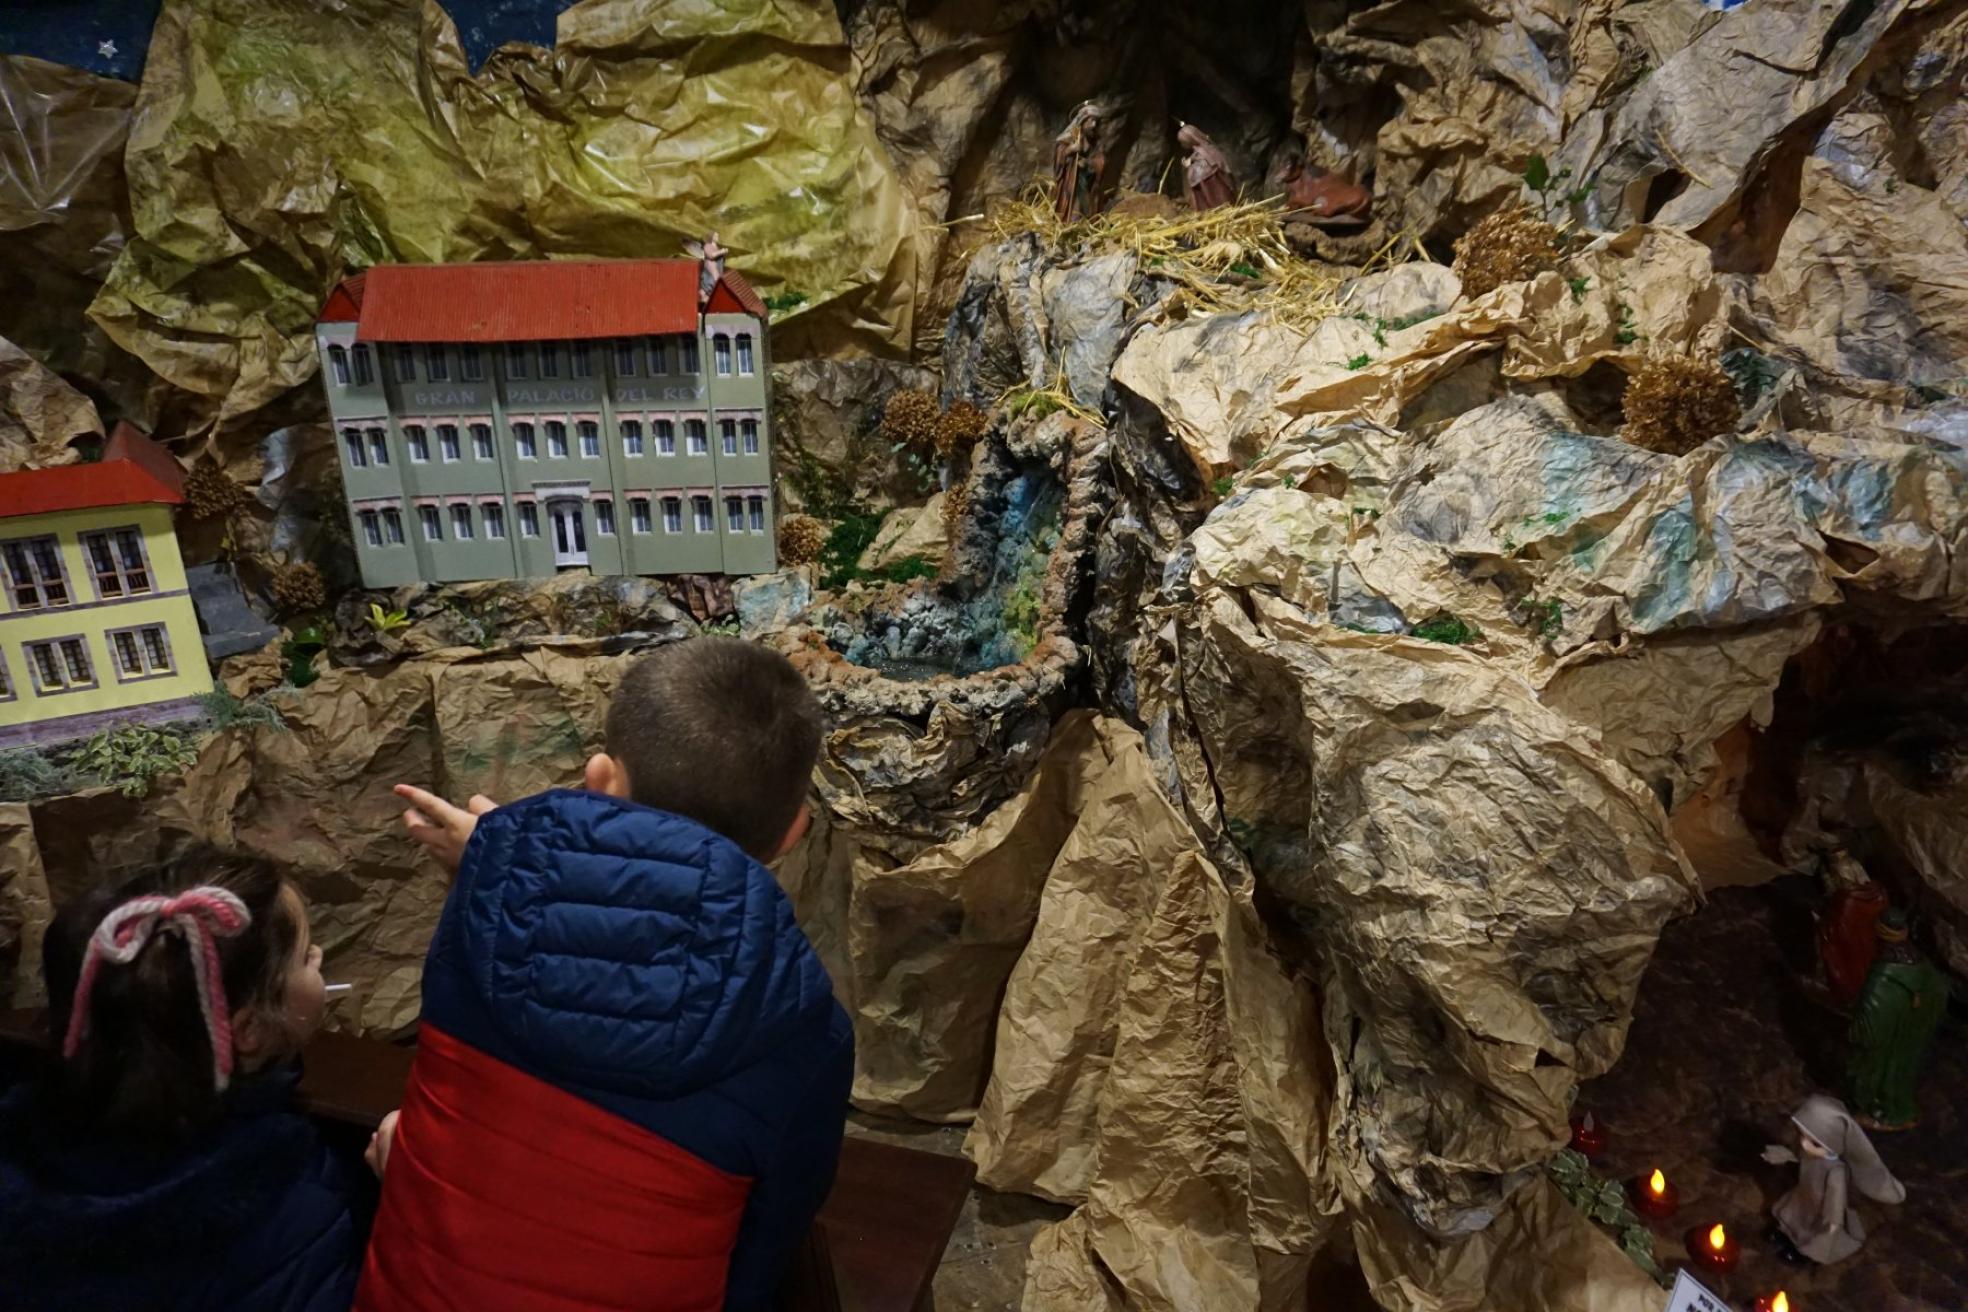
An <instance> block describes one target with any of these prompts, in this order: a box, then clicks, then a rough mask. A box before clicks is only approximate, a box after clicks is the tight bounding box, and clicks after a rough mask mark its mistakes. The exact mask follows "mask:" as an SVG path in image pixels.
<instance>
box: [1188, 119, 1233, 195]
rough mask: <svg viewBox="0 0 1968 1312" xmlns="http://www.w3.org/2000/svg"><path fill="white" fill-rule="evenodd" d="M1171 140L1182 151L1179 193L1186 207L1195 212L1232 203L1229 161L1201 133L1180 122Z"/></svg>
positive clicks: (1204, 134)
mask: <svg viewBox="0 0 1968 1312" xmlns="http://www.w3.org/2000/svg"><path fill="white" fill-rule="evenodd" d="M1175 139H1176V141H1177V142H1178V143H1180V144H1181V146H1182V148H1183V150H1184V151H1185V152H1186V153H1185V154H1184V155H1183V157H1182V190H1183V194H1184V195H1186V196H1188V198H1189V207H1190V208H1191V209H1193V210H1196V211H1198V212H1199V213H1200V212H1201V211H1203V210H1213V209H1216V208H1218V207H1219V206H1223V205H1230V204H1233V203H1235V201H1236V199H1237V183H1236V180H1235V179H1234V178H1233V177H1232V176H1231V174H1230V161H1229V160H1226V159H1225V158H1223V152H1222V151H1220V150H1218V149H1217V148H1216V143H1215V142H1214V141H1211V140H1210V139H1209V137H1208V135H1207V134H1206V133H1204V131H1203V130H1202V129H1201V128H1199V127H1197V126H1196V125H1195V124H1193V123H1184V124H1183V125H1182V127H1181V130H1179V131H1178V132H1177V133H1176V134H1175Z"/></svg>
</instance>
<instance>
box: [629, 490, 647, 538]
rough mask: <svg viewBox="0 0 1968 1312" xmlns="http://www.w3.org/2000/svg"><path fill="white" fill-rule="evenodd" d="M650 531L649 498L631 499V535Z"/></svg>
mask: <svg viewBox="0 0 1968 1312" xmlns="http://www.w3.org/2000/svg"><path fill="white" fill-rule="evenodd" d="M649 529H650V522H649V498H648V497H630V498H629V531H630V532H631V533H647V532H648V531H649Z"/></svg>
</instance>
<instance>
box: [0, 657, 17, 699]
mask: <svg viewBox="0 0 1968 1312" xmlns="http://www.w3.org/2000/svg"><path fill="white" fill-rule="evenodd" d="M13 699H14V681H13V678H12V677H11V676H9V675H8V673H7V658H6V656H5V655H4V654H0V702H10V701H12V700H13Z"/></svg>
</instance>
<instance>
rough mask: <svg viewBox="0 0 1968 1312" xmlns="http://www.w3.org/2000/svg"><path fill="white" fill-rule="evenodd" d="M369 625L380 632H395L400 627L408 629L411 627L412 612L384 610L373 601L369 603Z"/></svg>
mask: <svg viewBox="0 0 1968 1312" xmlns="http://www.w3.org/2000/svg"><path fill="white" fill-rule="evenodd" d="M369 627H370V628H372V629H374V630H375V631H376V632H378V633H394V632H396V631H397V630H398V629H407V628H409V627H410V612H409V611H404V610H384V609H383V608H382V607H381V606H378V605H377V604H376V603H375V602H373V601H372V602H370V603H369Z"/></svg>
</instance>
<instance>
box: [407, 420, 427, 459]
mask: <svg viewBox="0 0 1968 1312" xmlns="http://www.w3.org/2000/svg"><path fill="white" fill-rule="evenodd" d="M403 445H404V446H406V447H408V448H409V450H410V463H411V464H413V465H421V464H423V463H425V462H426V461H428V460H429V459H430V458H431V444H430V434H429V433H426V432H425V431H424V426H423V425H422V424H405V425H404V426H403Z"/></svg>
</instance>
